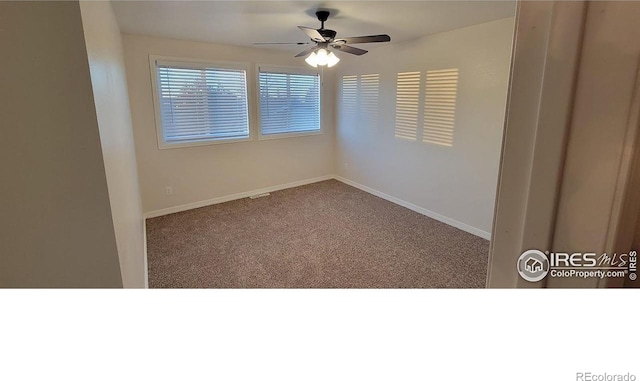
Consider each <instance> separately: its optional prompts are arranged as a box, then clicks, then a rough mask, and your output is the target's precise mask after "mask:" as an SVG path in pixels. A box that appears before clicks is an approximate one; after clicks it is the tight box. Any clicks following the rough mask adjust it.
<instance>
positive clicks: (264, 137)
mask: <svg viewBox="0 0 640 381" xmlns="http://www.w3.org/2000/svg"><path fill="white" fill-rule="evenodd" d="M313 135H322V130H319V131H305V132H283V133H280V134H269V135H262V134H260V135H259V136H258V140H274V139H286V138H298V137H302V136H313Z"/></svg>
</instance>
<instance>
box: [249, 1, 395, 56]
mask: <svg viewBox="0 0 640 381" xmlns="http://www.w3.org/2000/svg"><path fill="white" fill-rule="evenodd" d="M330 14H331V13H330V12H329V11H317V12H316V17H318V20H319V21H320V23H321V26H320V29H314V28H309V27H306V26H298V28H300V30H302V31H303V32H304V33H306V34H307V36H309V38H311V42H256V43H254V45H270V44H277V45H307V44H314V45H313V46H311V47H309V48H307V49H305V50H303V51H302V52H300V53H298V54H297V55H296V57H307V58H306V59H305V61H306V62H307V63H308V64H309V65H311V66H313V67H317V66H325V65H327V66H328V67H332V66H334V65H335V64H337V63H338V61H340V59H339V58H338V57H337V56H336V55H335V54H334V53H333V51H332V50H334V49H335V50H336V51H340V52H345V53H350V54H355V55H357V56H361V55H363V54H365V53H367V51H366V50H364V49H360V48H356V47H353V46H350V45H347V44H365V43H369V42H389V41H391V37H389V35H386V34H377V35H374V36H359V37H342V38H336V35H337V33H336V31H335V30H331V29H325V28H324V22H325V21H327V19H328V18H329V15H330Z"/></svg>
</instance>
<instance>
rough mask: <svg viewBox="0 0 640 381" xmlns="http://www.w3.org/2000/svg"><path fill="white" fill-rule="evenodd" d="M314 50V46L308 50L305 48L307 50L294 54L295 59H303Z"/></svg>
mask: <svg viewBox="0 0 640 381" xmlns="http://www.w3.org/2000/svg"><path fill="white" fill-rule="evenodd" d="M315 48H316V47H315V46H312V47H310V48H307V49H305V50H303V51H301V52H300V53H298V54H296V57H305V56H308V55H309V54H311V52H313V51H314V49H315Z"/></svg>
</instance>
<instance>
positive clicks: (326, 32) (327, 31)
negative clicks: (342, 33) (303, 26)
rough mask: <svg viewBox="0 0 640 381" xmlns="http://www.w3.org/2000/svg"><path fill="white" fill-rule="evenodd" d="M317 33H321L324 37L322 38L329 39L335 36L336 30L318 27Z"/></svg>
mask: <svg viewBox="0 0 640 381" xmlns="http://www.w3.org/2000/svg"><path fill="white" fill-rule="evenodd" d="M318 33H320V34H321V35H322V37H324V39H325V40H327V41H331V40H333V39H334V38H336V31H335V30H331V29H320V30H318Z"/></svg>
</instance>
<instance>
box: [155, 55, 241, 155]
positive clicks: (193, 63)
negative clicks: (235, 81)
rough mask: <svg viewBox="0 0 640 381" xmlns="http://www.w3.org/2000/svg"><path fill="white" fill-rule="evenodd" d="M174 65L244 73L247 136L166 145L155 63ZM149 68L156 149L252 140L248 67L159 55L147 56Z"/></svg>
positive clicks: (226, 62)
mask: <svg viewBox="0 0 640 381" xmlns="http://www.w3.org/2000/svg"><path fill="white" fill-rule="evenodd" d="M158 61H161V62H163V63H168V64H175V65H176V66H182V65H184V67H185V68H192V69H205V68H215V69H230V70H243V71H244V72H245V87H246V94H247V124H248V132H249V134H248V136H246V137H241V138H228V139H224V138H222V139H215V138H214V139H207V140H194V141H184V142H176V143H167V142H166V141H165V140H164V130H163V128H162V109H161V106H160V92H159V90H160V84H159V80H158V70H157V62H158ZM149 67H150V72H151V89H152V91H151V92H152V95H153V108H154V118H155V125H156V138H157V142H158V149H175V148H186V147H199V146H206V145H214V144H226V143H238V142H247V141H251V140H253V138H254V133H253V129H252V128H251V126H252V125H253V113H252V112H251V99H252V98H253V96H254V95H253V91H252V86H251V84H250V78H251V73H250V70H249V69H250V65H249V64H247V63H243V62H232V61H210V60H206V59H197V58H186V57H169V56H159V55H149Z"/></svg>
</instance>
